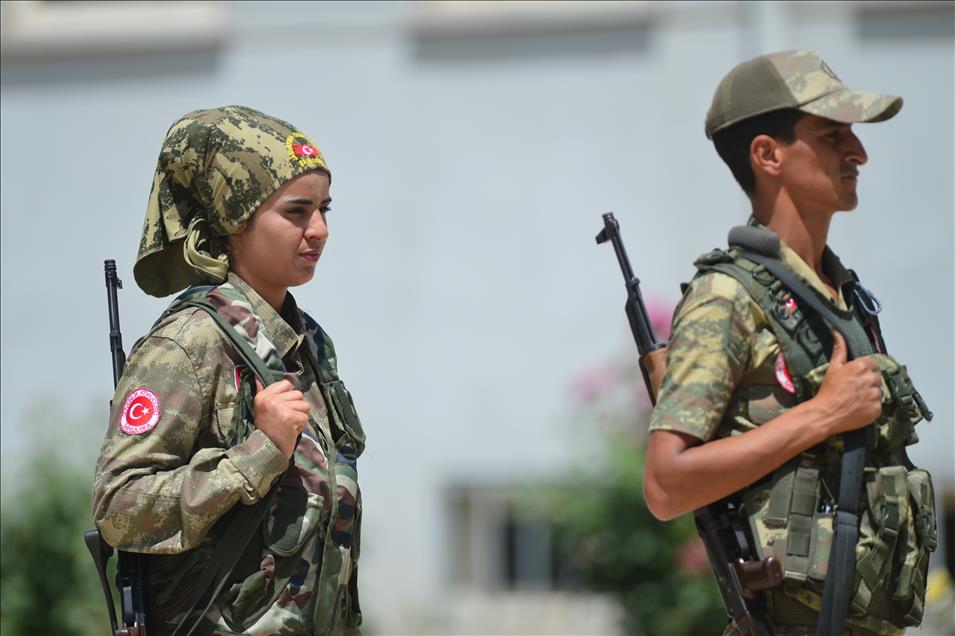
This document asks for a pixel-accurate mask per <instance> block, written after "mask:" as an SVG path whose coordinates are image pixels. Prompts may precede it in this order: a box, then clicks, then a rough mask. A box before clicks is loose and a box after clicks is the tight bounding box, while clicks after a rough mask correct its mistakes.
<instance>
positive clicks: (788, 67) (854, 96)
mask: <svg viewBox="0 0 955 636" xmlns="http://www.w3.org/2000/svg"><path fill="white" fill-rule="evenodd" d="M781 108H795V109H797V110H800V111H802V112H804V113H809V114H811V115H818V116H820V117H825V118H827V119H832V120H834V121H838V122H841V123H844V124H852V123H856V122H875V121H884V120H886V119H889V118H890V117H893V116H894V115H895V114H896V113H897V112H899V110H900V109H901V108H902V98H901V97H896V96H895V95H880V94H878V93H863V92H859V91H853V90H849V89H848V88H847V87H846V85H845V84H843V83H842V81H841V80H840V79H839V78H838V77H837V76H836V74H835V73H833V72H832V69H831V68H829V65H828V64H826V63H825V62H824V61H823V60H822V58H820V57H819V55H818V54H816V53H815V52H814V51H807V50H800V51H783V52H780V53H769V54H766V55H760V56H758V57H754V58H753V59H751V60H748V61H746V62H743V63H741V64H738V65H737V66H735V67H734V68H733V70H731V71H730V72H729V73H727V74H726V77H724V78H723V80H722V81H721V82H720V84H719V86H718V87H717V88H716V94H715V95H714V96H713V103H712V104H711V105H710V110H709V112H707V113H706V128H705V130H706V136H707V138H709V139H712V138H713V133H715V132H716V131H718V130H722V129H723V128H726V127H728V126H732V125H733V124H735V123H737V122H740V121H742V120H744V119H748V118H750V117H754V116H756V115H762V114H763V113H768V112H770V111H773V110H779V109H781Z"/></svg>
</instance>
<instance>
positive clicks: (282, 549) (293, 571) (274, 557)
mask: <svg viewBox="0 0 955 636" xmlns="http://www.w3.org/2000/svg"><path fill="white" fill-rule="evenodd" d="M323 502H324V500H323V498H322V496H321V495H319V494H315V493H309V492H307V491H305V490H304V489H301V488H281V489H279V491H278V492H277V493H275V501H274V502H273V503H272V508H271V510H270V511H269V515H268V517H267V518H266V520H265V522H264V523H263V524H262V526H261V533H260V536H259V539H258V540H253V541H252V542H251V544H250V546H249V548H248V549H247V551H253V552H254V555H251V554H250V556H256V557H258V559H259V566H258V568H255V566H254V565H252V567H251V568H246V569H245V571H246V572H248V571H249V570H250V569H251V570H252V572H251V574H248V575H247V576H245V578H242V579H241V580H239V581H237V582H236V583H235V584H233V585H232V586H231V587H230V588H228V589H227V590H225V591H223V593H222V595H220V597H219V599H218V601H217V603H218V605H219V609H220V611H221V613H222V616H223V618H224V619H225V620H226V623H227V624H228V625H229V627H230V629H233V630H234V631H239V632H241V631H243V630H245V629H246V628H247V627H249V626H250V625H251V624H252V623H254V622H255V621H257V620H259V619H260V618H261V617H262V615H263V614H265V613H266V612H267V611H269V610H270V609H271V608H272V606H273V605H274V603H275V602H276V600H277V599H278V597H279V596H280V595H281V594H282V593H283V592H285V590H286V589H287V587H288V585H289V583H290V582H293V583H294V581H293V577H298V578H302V579H304V578H305V575H306V574H307V571H308V567H309V564H308V562H307V561H305V560H303V559H302V558H301V557H300V556H299V553H300V552H301V551H302V548H303V547H305V545H306V544H307V543H308V542H309V540H311V539H312V538H313V537H314V536H315V534H316V530H317V529H318V528H319V527H321V526H322V511H323ZM303 510H304V512H303ZM253 539H255V538H253Z"/></svg>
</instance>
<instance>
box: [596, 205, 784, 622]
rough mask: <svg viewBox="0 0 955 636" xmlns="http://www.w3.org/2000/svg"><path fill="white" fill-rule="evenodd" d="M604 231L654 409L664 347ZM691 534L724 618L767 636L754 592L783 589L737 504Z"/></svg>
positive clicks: (724, 506)
mask: <svg viewBox="0 0 955 636" xmlns="http://www.w3.org/2000/svg"><path fill="white" fill-rule="evenodd" d="M603 220H604V227H603V229H602V230H601V231H600V232H599V233H598V234H597V237H596V239H597V244H598V245H599V244H601V243H606V242H607V241H610V242H611V244H612V245H613V248H614V252H616V254H617V261H618V262H619V263H620V269H621V270H622V271H623V279H624V283H625V284H626V286H627V304H626V305H625V309H626V314H627V319H628V320H629V321H630V330H631V331H632V332H633V338H634V340H636V343H637V351H638V353H639V354H640V371H641V372H642V373H643V380H644V382H645V383H646V385H647V392H648V393H649V395H650V401H651V402H652V403H653V404H654V405H656V398H657V394H658V392H659V390H660V385H661V383H662V382H663V376H664V374H665V373H666V346H667V345H666V343H665V342H660V341H658V340H657V339H656V336H654V334H653V326H652V324H651V323H650V317H649V315H648V313H647V308H646V306H645V305H644V304H643V296H642V295H641V294H640V279H638V278H637V277H636V276H634V274H633V267H631V265H630V259H629V258H628V257H627V251H626V249H625V248H624V246H623V239H621V237H620V224H619V223H617V219H615V218H614V216H613V213H612V212H608V213H607V214H604V215H603ZM693 515H694V518H695V521H696V530H697V533H698V534H699V535H700V538H701V539H702V540H703V545H704V546H705V547H706V555H707V557H708V558H709V561H710V566H711V568H712V569H713V576H714V577H715V578H716V585H717V587H718V588H719V591H720V597H721V598H722V600H723V606H724V607H725V608H726V613H727V615H728V616H729V617H730V618H731V619H732V620H733V621H735V623H736V625H737V626H738V627H739V628H740V629H741V630H742V631H743V632H744V633H746V634H749V635H750V636H769V635H770V631H769V627H768V620H767V618H766V615H765V614H766V612H765V608H764V607H763V603H762V602H761V600H762V599H760V598H759V597H758V596H757V592H760V591H763V590H767V589H770V588H773V587H777V586H779V585H782V581H783V577H782V568H781V567H780V564H779V562H778V561H777V560H776V559H775V558H773V557H767V558H765V559H762V560H755V559H753V558H752V557H751V554H752V552H751V551H750V548H749V541H748V540H747V538H746V532H745V530H744V528H743V527H742V525H741V524H740V523H739V518H740V516H739V513H738V506H737V505H736V503H735V501H734V500H733V497H732V496H731V497H728V498H726V499H724V500H721V501H717V502H714V503H712V504H709V505H707V506H704V507H702V508H699V509H698V510H695V511H694V513H693Z"/></svg>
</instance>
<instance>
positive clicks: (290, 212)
mask: <svg viewBox="0 0 955 636" xmlns="http://www.w3.org/2000/svg"><path fill="white" fill-rule="evenodd" d="M285 213H286V214H288V215H290V216H300V215H302V214H305V208H289V209H287V210H286V211H285Z"/></svg>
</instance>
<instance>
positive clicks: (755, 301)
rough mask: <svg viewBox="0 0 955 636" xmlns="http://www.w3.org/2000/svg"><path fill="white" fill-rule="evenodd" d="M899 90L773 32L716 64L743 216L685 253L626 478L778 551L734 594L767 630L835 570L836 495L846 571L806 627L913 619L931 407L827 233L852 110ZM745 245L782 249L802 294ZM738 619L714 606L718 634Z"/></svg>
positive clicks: (849, 628)
mask: <svg viewBox="0 0 955 636" xmlns="http://www.w3.org/2000/svg"><path fill="white" fill-rule="evenodd" d="M901 107H902V99H901V98H899V97H895V96H890V95H878V94H874V93H862V92H856V91H851V90H849V89H848V88H846V86H844V85H843V84H842V82H841V81H840V80H839V78H838V77H836V75H835V74H834V73H833V72H832V70H831V69H830V68H829V67H828V66H827V65H826V63H825V62H823V61H822V59H820V58H819V56H818V55H817V54H816V53H814V52H812V51H787V52H782V53H772V54H768V55H761V56H759V57H756V58H754V59H752V60H749V61H747V62H743V63H742V64H739V65H738V66H736V67H735V68H734V69H732V70H731V71H730V72H729V73H728V74H727V75H726V77H724V78H723V80H722V81H721V82H720V84H719V86H718V88H717V90H716V95H715V96H714V98H713V103H712V106H711V107H710V110H709V112H708V113H707V116H706V136H707V137H708V138H710V139H712V140H713V143H714V145H715V146H716V150H717V152H718V153H719V155H720V157H721V158H722V159H723V161H725V162H726V164H727V165H728V166H729V168H730V170H731V171H732V173H733V176H734V177H735V178H736V180H737V181H738V182H739V184H740V186H742V188H743V190H744V191H745V192H746V194H747V195H748V196H749V199H750V203H751V205H752V216H751V218H750V220H749V223H748V226H749V227H748V228H744V229H743V230H742V231H739V230H734V233H735V236H736V237H737V240H736V241H735V244H734V233H731V237H730V240H731V245H730V249H729V250H727V251H723V250H716V251H714V252H711V253H709V254H705V255H704V256H702V257H701V258H700V259H699V260H697V262H696V265H697V268H698V270H699V271H698V274H697V276H696V277H695V279H694V280H693V281H692V283H691V284H690V285H689V287H688V289H687V291H686V294H685V296H684V298H683V300H682V301H681V303H680V305H679V307H678V308H677V310H676V313H675V316H674V319H673V329H672V336H671V341H670V345H669V351H668V369H667V373H666V377H665V378H664V380H663V384H662V387H661V390H660V394H659V398H658V401H657V405H656V409H655V410H654V412H653V419H652V422H651V425H650V429H651V431H652V432H651V434H650V436H649V440H648V443H647V461H646V474H645V484H644V492H645V496H646V501H647V505H648V506H649V507H650V509H651V510H652V511H653V514H654V515H655V516H656V517H658V518H659V519H661V520H667V519H672V518H673V517H676V516H677V515H680V514H683V513H685V512H688V511H691V510H695V509H698V508H701V507H703V506H706V505H708V504H712V503H713V502H718V501H720V500H726V499H727V498H730V497H731V496H732V500H733V501H734V502H735V504H736V506H735V507H732V506H731V507H730V508H729V509H730V510H735V511H737V513H736V521H737V522H738V526H739V528H741V529H742V530H743V534H744V536H748V537H749V539H748V541H749V543H750V546H751V552H754V553H753V554H750V555H748V556H749V558H751V559H754V560H761V559H765V558H766V557H770V556H772V557H775V558H776V559H777V560H778V561H779V562H780V564H781V565H782V571H783V582H782V584H781V585H776V586H775V587H773V588H772V589H769V590H768V591H765V592H762V593H761V594H759V595H758V600H757V601H756V602H755V603H751V605H753V606H758V607H760V608H761V610H762V611H761V612H760V618H759V620H760V621H762V622H764V623H765V624H766V629H767V631H768V633H771V634H777V635H780V634H784V635H790V634H800V635H801V634H815V633H816V626H817V624H818V623H819V622H820V621H821V620H823V619H821V615H820V610H821V608H822V607H823V606H824V603H823V597H824V594H823V590H824V587H825V581H826V578H827V571H829V570H830V569H831V570H832V571H834V572H835V571H836V570H839V569H841V568H829V567H828V566H829V554H830V547H831V546H834V545H835V543H834V541H833V517H834V510H836V509H839V508H842V509H847V510H851V509H853V508H855V507H858V509H859V510H860V514H859V515H858V517H855V516H852V517H850V518H851V519H852V523H853V524H856V523H857V524H858V533H859V535H858V541H857V544H856V546H854V547H853V546H849V548H848V551H847V552H846V554H848V555H849V556H848V557H846V558H848V559H849V561H848V564H849V565H850V567H851V559H852V556H851V555H852V554H855V558H856V566H855V573H856V576H855V581H854V582H852V581H851V580H850V582H849V583H847V585H846V586H845V587H846V588H848V589H846V590H843V591H842V594H843V598H845V597H846V596H848V599H849V601H851V602H848V612H847V614H848V615H847V616H846V617H845V619H844V620H845V623H844V626H845V629H844V630H843V628H842V627H840V624H841V621H842V620H843V619H842V618H841V617H840V618H839V619H837V620H835V621H833V623H832V625H830V626H829V627H823V628H822V629H823V630H824V631H826V632H827V633H833V634H845V633H848V634H852V635H853V636H856V635H858V634H865V635H870V634H901V633H902V632H903V630H904V628H905V627H906V626H909V625H917V624H918V623H919V622H920V620H921V615H922V603H923V599H924V592H925V572H926V569H927V567H928V552H930V551H932V550H933V549H934V548H935V519H934V509H933V504H932V490H931V481H930V479H929V476H928V474H927V473H926V472H925V471H922V470H918V469H915V468H914V467H913V466H912V465H911V463H910V462H909V461H908V459H907V457H906V456H905V446H906V445H907V444H911V443H914V442H915V441H917V437H916V436H915V433H914V430H913V425H914V424H915V422H917V421H919V420H920V419H922V417H923V416H924V417H927V418H931V413H929V412H928V410H927V408H926V407H925V404H924V402H923V401H922V399H921V396H920V395H918V392H917V391H915V389H914V387H913V386H912V384H911V381H910V380H909V378H908V375H907V373H906V371H905V368H904V367H902V366H901V365H900V364H899V363H897V362H896V361H895V360H894V359H893V358H891V357H889V356H888V355H887V354H886V353H885V344H884V342H883V341H882V338H881V334H880V332H879V327H878V321H877V319H876V318H875V315H874V314H875V313H877V311H878V309H879V307H878V301H876V300H875V298H874V297H873V296H872V295H871V294H870V293H869V292H868V291H867V290H865V288H864V287H862V285H861V284H859V283H858V280H857V279H856V278H855V276H854V274H853V273H852V272H851V271H849V270H846V269H845V268H844V267H843V266H842V264H841V263H840V261H839V259H838V258H837V257H836V256H835V254H833V252H832V251H831V250H830V249H829V247H828V246H827V237H828V233H829V223H830V221H831V219H832V217H833V215H834V214H835V213H836V212H838V211H842V210H852V209H854V208H855V207H856V204H857V201H858V198H857V194H856V184H857V181H858V176H859V169H860V168H861V167H862V166H863V165H864V164H865V163H866V159H867V157H866V152H865V150H864V149H863V147H862V144H861V143H860V141H859V139H858V138H857V137H856V136H855V134H854V132H853V130H852V124H853V123H855V122H877V121H884V120H887V119H889V118H891V117H893V116H894V115H895V114H896V113H897V112H899V109H900V108H901ZM760 252H761V253H762V257H759V256H756V257H752V258H749V257H747V256H746V255H747V254H754V253H760ZM759 258H763V259H766V260H771V261H773V262H774V263H775V264H776V265H779V264H781V265H782V266H783V270H785V271H784V272H783V274H785V272H789V274H790V275H791V276H794V277H795V278H796V279H797V281H801V284H802V285H803V288H802V293H800V291H799V290H797V289H795V288H794V286H793V285H788V284H783V282H782V281H781V279H782V278H783V276H777V275H774V274H773V273H771V271H770V269H772V268H771V267H769V266H768V265H760V264H759V263H758V262H756V261H757V260H758V259H759ZM754 259H756V260H754ZM767 268H769V269H767ZM808 296H815V299H812V298H808ZM814 306H818V307H821V308H822V310H824V311H825V312H826V313H827V314H828V315H832V316H835V318H836V319H837V320H836V322H837V323H839V324H841V325H842V329H841V331H842V332H843V333H845V334H847V335H846V337H845V338H844V337H843V335H841V334H840V333H839V332H838V331H835V330H833V326H834V325H833V324H832V323H831V321H829V320H826V319H823V316H822V311H821V310H816V309H814V308H813V307H814ZM847 340H848V342H847ZM873 422H875V425H873V426H868V425H869V424H873ZM863 427H867V428H866V430H865V460H864V462H865V471H864V485H861V486H860V487H859V488H858V490H859V491H861V492H859V493H858V497H857V498H850V499H854V501H852V502H849V505H847V503H844V502H843V501H842V499H841V498H840V497H839V496H838V494H839V486H840V482H841V480H845V481H847V482H848V481H849V478H848V477H845V475H844V473H842V472H840V466H841V464H842V463H843V462H842V459H843V451H844V448H848V447H849V446H848V443H846V444H845V446H844V445H843V438H844V437H845V438H846V439H848V436H843V435H840V434H844V433H849V432H851V431H853V430H856V429H862V428H863ZM849 434H850V435H851V433H849ZM859 447H860V448H861V447H862V444H861V443H860V444H859ZM846 457H848V454H847V455H846ZM847 463H848V462H847ZM860 468H861V462H860ZM860 474H861V471H860ZM860 479H861V478H860ZM840 518H841V517H840ZM841 527H842V526H838V528H841ZM836 532H837V534H838V532H840V530H838V529H837V531H836ZM851 534H852V532H846V533H845V534H844V536H851ZM837 539H838V537H837ZM832 550H833V551H835V550H836V548H835V547H832ZM849 571H850V573H851V569H850V570H849ZM845 613H846V612H842V614H845ZM740 631H742V630H741V629H740V628H739V627H738V626H737V625H735V624H734V623H731V624H730V626H729V627H728V628H727V630H726V632H725V633H726V634H736V633H740Z"/></svg>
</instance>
